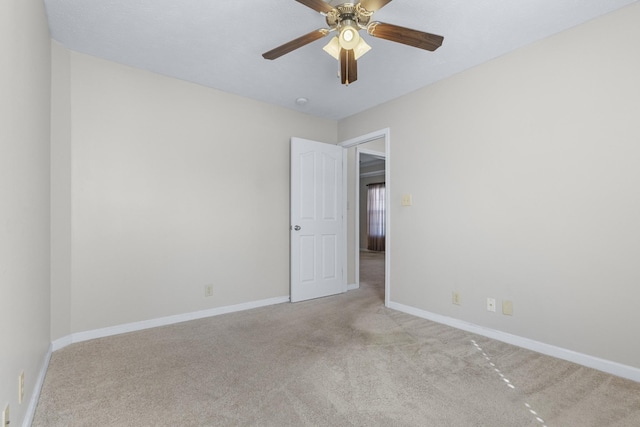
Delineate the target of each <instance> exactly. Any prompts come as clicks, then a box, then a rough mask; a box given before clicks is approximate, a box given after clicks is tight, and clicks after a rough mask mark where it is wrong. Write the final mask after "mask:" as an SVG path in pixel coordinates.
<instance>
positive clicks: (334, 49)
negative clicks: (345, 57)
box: [322, 36, 341, 61]
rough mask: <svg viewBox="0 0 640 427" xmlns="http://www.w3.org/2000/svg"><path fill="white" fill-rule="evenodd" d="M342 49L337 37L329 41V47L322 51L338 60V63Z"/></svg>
mask: <svg viewBox="0 0 640 427" xmlns="http://www.w3.org/2000/svg"><path fill="white" fill-rule="evenodd" d="M340 49H341V47H340V41H339V40H338V37H337V36H336V37H333V38H332V39H331V40H329V43H327V45H326V46H325V47H323V48H322V50H324V51H325V52H327V53H328V54H329V55H331V56H333V57H334V58H336V60H337V61H339V60H340Z"/></svg>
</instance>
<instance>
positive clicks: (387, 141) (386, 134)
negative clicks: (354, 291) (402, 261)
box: [338, 128, 391, 307]
mask: <svg viewBox="0 0 640 427" xmlns="http://www.w3.org/2000/svg"><path fill="white" fill-rule="evenodd" d="M380 138H384V156H385V169H384V180H385V194H386V197H385V199H386V200H385V230H386V236H385V249H386V250H385V256H384V264H385V269H384V305H385V306H387V307H388V306H389V303H390V302H391V130H390V129H389V128H384V129H380V130H377V131H374V132H371V133H368V134H366V135H361V136H357V137H355V138H351V139H348V140H346V141H343V142H341V143H339V144H338V145H340V146H342V147H345V148H349V147H353V146H356V145H360V144H364V143H366V142H371V141H375V140H376V139H380ZM356 151H357V150H356ZM357 157H358V155H356V159H357ZM359 175H360V165H359V163H358V162H356V196H358V194H359V192H360V182H359V179H360V178H359ZM345 188H346V186H345ZM355 202H357V203H360V201H359V199H358V200H356V201H355ZM345 221H346V218H345ZM359 222H360V218H359V217H358V215H356V230H355V235H356V239H357V240H356V243H355V251H356V253H355V268H356V271H355V276H356V285H357V286H359V284H360V272H359V269H360V268H359V267H360V255H359V252H360V231H359V229H358V227H359V226H360V225H359Z"/></svg>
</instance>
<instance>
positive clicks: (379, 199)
mask: <svg viewBox="0 0 640 427" xmlns="http://www.w3.org/2000/svg"><path fill="white" fill-rule="evenodd" d="M384 198H385V197H384V182H382V183H377V184H369V185H368V190H367V234H368V236H369V239H368V242H367V249H369V250H370V251H384V235H385V230H384Z"/></svg>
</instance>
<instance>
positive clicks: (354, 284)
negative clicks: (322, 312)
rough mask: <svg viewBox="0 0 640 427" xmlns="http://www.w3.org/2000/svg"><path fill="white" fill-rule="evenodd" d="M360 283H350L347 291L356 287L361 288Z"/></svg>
mask: <svg viewBox="0 0 640 427" xmlns="http://www.w3.org/2000/svg"><path fill="white" fill-rule="evenodd" d="M359 288H360V285H359V284H357V283H351V284H350V285H347V291H352V290H354V289H359Z"/></svg>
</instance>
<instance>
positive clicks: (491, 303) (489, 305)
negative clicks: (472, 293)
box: [487, 298, 496, 313]
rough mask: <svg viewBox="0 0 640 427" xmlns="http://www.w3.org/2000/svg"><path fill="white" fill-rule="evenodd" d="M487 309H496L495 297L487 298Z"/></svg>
mask: <svg viewBox="0 0 640 427" xmlns="http://www.w3.org/2000/svg"><path fill="white" fill-rule="evenodd" d="M487 311H493V312H494V313H495V311H496V299H495V298H487Z"/></svg>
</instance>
